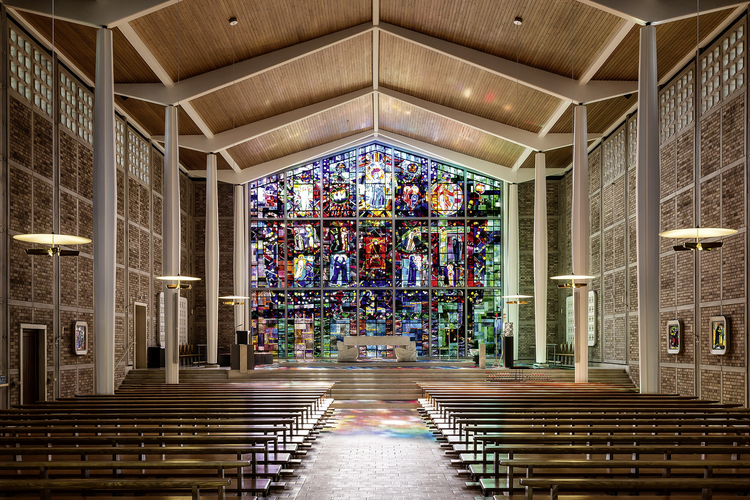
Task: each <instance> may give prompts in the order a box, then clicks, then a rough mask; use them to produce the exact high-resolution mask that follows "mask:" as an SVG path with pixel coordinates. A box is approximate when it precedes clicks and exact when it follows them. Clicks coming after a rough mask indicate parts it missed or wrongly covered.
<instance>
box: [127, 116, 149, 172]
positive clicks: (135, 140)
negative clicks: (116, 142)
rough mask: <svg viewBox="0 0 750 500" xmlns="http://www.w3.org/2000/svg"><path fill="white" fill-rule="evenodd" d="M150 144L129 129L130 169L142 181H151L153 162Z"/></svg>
mask: <svg viewBox="0 0 750 500" xmlns="http://www.w3.org/2000/svg"><path fill="white" fill-rule="evenodd" d="M148 153H149V144H148V142H147V141H146V140H145V139H143V138H142V137H141V136H140V135H139V134H138V133H136V132H134V131H133V130H132V129H130V128H129V129H128V171H129V172H130V174H131V175H133V176H135V177H136V178H138V179H139V180H140V181H141V182H143V183H146V184H148V183H149V179H150V177H149V174H150V170H151V163H150V162H149V160H150V156H149V154H148Z"/></svg>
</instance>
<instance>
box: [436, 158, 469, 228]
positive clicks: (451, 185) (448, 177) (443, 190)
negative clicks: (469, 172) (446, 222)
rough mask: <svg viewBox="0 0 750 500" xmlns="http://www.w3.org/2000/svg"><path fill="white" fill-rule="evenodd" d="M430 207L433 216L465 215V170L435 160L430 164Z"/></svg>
mask: <svg viewBox="0 0 750 500" xmlns="http://www.w3.org/2000/svg"><path fill="white" fill-rule="evenodd" d="M430 183H431V185H430V195H429V197H428V199H429V202H430V209H431V210H432V216H433V217H463V216H464V170H463V169H462V168H458V167H452V166H450V165H444V164H442V163H438V162H436V161H433V162H432V164H431V165H430Z"/></svg>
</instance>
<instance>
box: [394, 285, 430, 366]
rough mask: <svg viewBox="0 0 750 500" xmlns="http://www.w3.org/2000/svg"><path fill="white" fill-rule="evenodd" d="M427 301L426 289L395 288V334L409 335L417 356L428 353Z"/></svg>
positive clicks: (428, 324) (428, 325) (428, 296)
mask: <svg viewBox="0 0 750 500" xmlns="http://www.w3.org/2000/svg"><path fill="white" fill-rule="evenodd" d="M429 302H430V293H429V292H428V291H427V290H396V335H406V336H408V337H411V339H412V340H413V341H414V342H415V343H416V346H417V356H428V355H429V353H430V323H429V321H430V318H429V307H430V305H429Z"/></svg>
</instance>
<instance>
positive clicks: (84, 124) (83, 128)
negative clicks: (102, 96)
mask: <svg viewBox="0 0 750 500" xmlns="http://www.w3.org/2000/svg"><path fill="white" fill-rule="evenodd" d="M93 132H94V94H92V93H91V92H89V91H88V90H86V89H84V88H83V87H81V86H80V85H79V86H78V137H80V138H81V139H83V140H84V141H86V142H88V143H89V144H91V142H92V141H93V139H94V137H93ZM144 182H145V180H144Z"/></svg>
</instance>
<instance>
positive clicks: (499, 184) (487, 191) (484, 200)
mask: <svg viewBox="0 0 750 500" xmlns="http://www.w3.org/2000/svg"><path fill="white" fill-rule="evenodd" d="M466 193H467V198H468V200H467V202H466V216H467V217H500V216H502V214H503V181H499V180H497V179H491V178H489V177H486V176H484V175H480V174H475V173H474V172H468V171H467V172H466Z"/></svg>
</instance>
